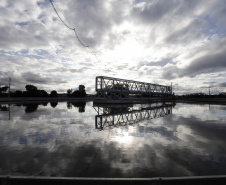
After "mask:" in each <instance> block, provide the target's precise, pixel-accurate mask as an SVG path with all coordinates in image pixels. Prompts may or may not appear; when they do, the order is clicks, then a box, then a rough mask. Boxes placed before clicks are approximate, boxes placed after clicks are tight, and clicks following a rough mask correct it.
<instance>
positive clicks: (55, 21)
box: [0, 0, 226, 93]
mask: <svg viewBox="0 0 226 185" xmlns="http://www.w3.org/2000/svg"><path fill="white" fill-rule="evenodd" d="M225 5H226V1H225V0H216V1H208V2H207V1H204V0H198V1H195V0H194V1H193V0H191V1H186V0H182V1H181V0H174V1H163V0H158V1H157V0H153V1H146V0H143V1H130V0H122V1H111V0H107V1H100V0H84V1H72V0H68V1H63V0H56V1H54V6H55V8H56V10H57V12H58V14H59V16H60V17H61V19H62V21H64V23H62V21H61V20H60V19H59V17H58V16H57V14H56V12H55V11H54V9H53V7H52V6H51V4H50V2H49V1H46V0H35V1H28V0H21V1H17V2H13V3H12V2H11V1H7V0H4V1H1V2H0V80H1V81H0V84H7V83H8V79H9V77H11V79H12V86H13V88H14V89H19V88H23V87H24V85H26V83H35V85H36V86H38V87H42V88H44V89H45V88H46V89H48V90H51V89H56V90H60V91H65V92H66V90H67V89H69V88H73V89H74V88H77V87H78V85H79V84H84V85H85V86H86V89H89V93H95V92H94V83H95V77H96V76H100V75H105V76H112V77H118V78H125V79H136V80H140V81H145V82H154V83H161V84H167V85H169V84H170V83H171V82H173V84H174V85H175V88H174V89H175V93H183V92H184V90H185V89H186V88H187V87H188V84H189V87H190V90H189V91H190V92H192V91H194V90H196V91H198V90H201V87H202V86H203V84H204V83H209V82H211V81H215V82H216V83H224V82H225V81H224V80H225V78H226V72H225V68H226V66H225V57H226V54H225V53H226V47H225V45H226V26H225V25H226V24H225V21H226V18H225V17H226V8H225V7H226V6H225ZM65 24H66V25H68V26H69V27H71V28H75V29H76V33H77V37H76V34H75V32H74V31H73V30H71V29H68V28H67V27H66V26H65ZM78 38H79V39H78ZM80 42H82V43H83V44H84V45H88V46H89V47H84V46H83V45H81V43H80ZM194 78H195V79H196V83H195V84H194ZM185 80H186V83H185ZM185 84H186V86H185ZM224 90H225V88H224V86H218V91H219V92H221V91H224ZM186 91H187V90H186Z"/></svg>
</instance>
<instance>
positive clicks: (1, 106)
mask: <svg viewBox="0 0 226 185" xmlns="http://www.w3.org/2000/svg"><path fill="white" fill-rule="evenodd" d="M8 110H9V108H8V107H7V106H6V105H0V111H8Z"/></svg>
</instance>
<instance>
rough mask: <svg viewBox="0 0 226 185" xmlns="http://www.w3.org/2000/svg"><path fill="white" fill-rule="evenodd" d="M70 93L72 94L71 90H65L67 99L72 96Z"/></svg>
mask: <svg viewBox="0 0 226 185" xmlns="http://www.w3.org/2000/svg"><path fill="white" fill-rule="evenodd" d="M72 92H73V91H72V89H68V90H67V97H70V96H71V94H72Z"/></svg>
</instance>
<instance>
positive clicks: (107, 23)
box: [64, 0, 128, 48]
mask: <svg viewBox="0 0 226 185" xmlns="http://www.w3.org/2000/svg"><path fill="white" fill-rule="evenodd" d="M107 3H110V4H109V6H108V5H107ZM127 6H128V2H127V1H120V2H116V1H112V2H102V1H99V0H84V1H81V2H80V1H79V2H77V1H70V3H69V4H68V8H69V10H71V11H65V12H64V13H65V15H66V17H67V18H68V20H69V21H70V22H71V24H72V26H73V27H74V26H75V27H76V28H77V30H78V32H79V34H80V36H81V38H82V39H83V40H84V41H85V42H86V43H87V44H88V45H90V46H91V48H93V47H96V46H97V45H101V44H102V43H103V42H104V37H105V36H108V37H109V38H111V29H112V27H113V26H114V25H119V24H121V23H122V22H123V21H124V20H125V17H126V9H127V8H126V7H127ZM116 38H118V37H116ZM112 39H114V38H112ZM109 44H110V45H112V44H111V42H110V40H109V42H108V43H107V44H106V45H109Z"/></svg>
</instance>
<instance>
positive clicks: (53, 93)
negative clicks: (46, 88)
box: [50, 90, 58, 97]
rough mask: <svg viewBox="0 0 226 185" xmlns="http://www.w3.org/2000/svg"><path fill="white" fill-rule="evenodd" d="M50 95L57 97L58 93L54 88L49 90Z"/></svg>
mask: <svg viewBox="0 0 226 185" xmlns="http://www.w3.org/2000/svg"><path fill="white" fill-rule="evenodd" d="M50 97H58V93H57V91H56V90H53V91H51V93H50Z"/></svg>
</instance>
